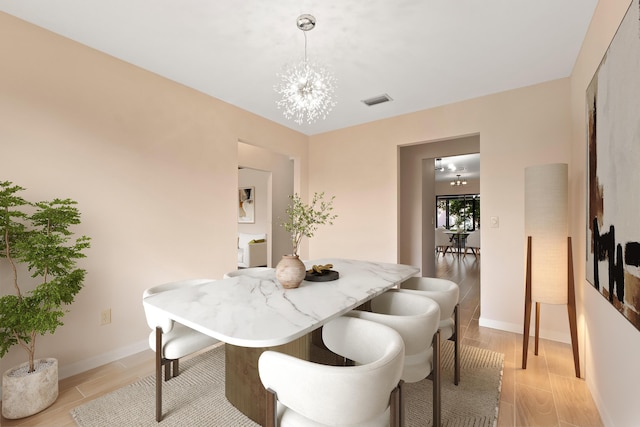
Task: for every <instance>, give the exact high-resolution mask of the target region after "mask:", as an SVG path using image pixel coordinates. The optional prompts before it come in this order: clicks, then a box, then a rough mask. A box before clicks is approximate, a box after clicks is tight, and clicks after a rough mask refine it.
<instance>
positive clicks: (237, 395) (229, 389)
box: [224, 334, 311, 426]
mask: <svg viewBox="0 0 640 427" xmlns="http://www.w3.org/2000/svg"><path fill="white" fill-rule="evenodd" d="M310 345H311V335H310V334H309V335H306V336H304V337H301V338H298V339H297V340H295V341H293V342H290V343H288V344H284V345H280V346H277V347H266V348H265V347H262V348H250V347H238V346H235V345H231V344H225V346H224V347H225V394H226V396H227V400H229V402H231V404H232V405H233V406H235V407H236V408H237V409H238V410H239V411H240V412H242V413H243V414H245V415H246V416H247V417H249V418H251V419H252V420H253V421H255V422H256V423H258V424H260V425H261V426H263V425H265V414H266V401H267V391H266V390H265V388H264V387H263V386H262V382H260V376H259V375H258V358H260V355H261V354H262V352H263V351H266V350H274V351H279V352H281V353H285V354H289V355H292V356H295V357H297V358H300V359H304V360H310Z"/></svg>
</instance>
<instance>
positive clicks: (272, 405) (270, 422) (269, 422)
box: [264, 389, 278, 427]
mask: <svg viewBox="0 0 640 427" xmlns="http://www.w3.org/2000/svg"><path fill="white" fill-rule="evenodd" d="M265 406H266V412H267V413H266V417H265V424H264V425H265V427H276V425H277V423H278V420H277V415H278V396H277V395H276V392H275V391H273V390H271V389H267V404H266V405H265Z"/></svg>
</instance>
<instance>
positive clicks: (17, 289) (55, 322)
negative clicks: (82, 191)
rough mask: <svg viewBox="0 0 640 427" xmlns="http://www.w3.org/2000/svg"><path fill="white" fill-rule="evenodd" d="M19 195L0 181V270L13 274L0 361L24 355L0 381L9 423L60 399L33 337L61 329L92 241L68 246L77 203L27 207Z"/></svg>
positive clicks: (1, 317)
mask: <svg viewBox="0 0 640 427" xmlns="http://www.w3.org/2000/svg"><path fill="white" fill-rule="evenodd" d="M23 190H24V188H22V187H20V186H18V185H14V184H13V183H11V182H9V181H4V182H0V261H3V262H2V263H0V265H1V264H4V265H3V266H2V267H1V268H4V267H8V268H9V270H10V271H11V273H10V274H9V276H10V277H11V279H12V280H11V281H12V283H11V284H10V285H9V288H12V289H13V293H12V294H8V295H3V296H1V297H0V357H2V356H4V355H5V354H6V353H7V351H9V349H10V348H11V347H13V346H14V345H18V346H19V347H21V348H23V349H24V350H25V351H26V352H27V355H28V361H27V362H25V363H23V364H21V365H19V366H17V367H14V368H11V369H9V370H7V371H5V372H4V374H3V377H2V415H3V416H4V417H5V418H11V419H15V418H23V417H26V416H29V415H33V414H35V413H37V412H40V411H41V410H43V409H45V408H47V407H48V406H49V405H51V404H52V403H53V402H54V401H55V400H56V398H57V396H58V362H57V360H56V359H38V360H36V359H35V351H36V337H37V336H38V335H44V334H46V333H54V332H55V330H56V329H57V327H58V326H61V325H62V324H63V323H62V317H63V316H64V313H65V310H64V308H63V306H64V305H68V304H71V303H72V302H73V300H74V298H75V296H76V295H77V294H78V292H79V291H80V289H82V284H83V281H84V278H85V275H86V271H85V270H83V269H79V268H76V261H77V260H78V259H80V258H84V256H85V255H84V254H83V253H82V251H83V250H84V249H87V248H88V247H89V240H90V239H89V238H88V237H86V236H81V237H79V238H77V239H75V240H74V241H71V242H70V240H71V239H72V237H71V236H72V232H71V231H70V230H69V229H70V227H71V226H72V225H76V224H79V223H80V213H79V211H78V209H77V208H76V207H75V206H74V205H75V204H76V202H75V201H73V200H70V199H64V200H61V199H55V200H53V201H50V202H49V201H44V202H37V203H30V202H28V201H27V200H25V199H24V198H22V197H21V196H20V195H19V193H20V192H21V191H23ZM25 268H26V269H28V271H29V272H30V273H31V274H30V275H31V277H32V278H33V279H35V280H36V281H37V285H36V286H35V288H34V289H33V290H30V291H27V290H25V289H24V285H21V284H20V280H19V279H20V277H19V276H20V274H21V272H22V270H25ZM32 281H33V280H32ZM3 288H5V287H4V286H3Z"/></svg>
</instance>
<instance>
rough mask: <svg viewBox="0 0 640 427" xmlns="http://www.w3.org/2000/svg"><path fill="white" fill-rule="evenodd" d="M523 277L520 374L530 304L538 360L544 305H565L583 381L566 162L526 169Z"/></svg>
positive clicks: (577, 368) (529, 323)
mask: <svg viewBox="0 0 640 427" xmlns="http://www.w3.org/2000/svg"><path fill="white" fill-rule="evenodd" d="M524 181H525V185H524V186H525V190H524V192H525V232H526V236H527V267H526V278H525V301H524V333H523V341H522V369H527V353H528V349H529V328H530V326H531V303H532V301H535V302H536V330H535V355H536V356H537V355H538V338H539V332H540V304H565V305H566V306H567V312H568V314H569V329H570V332H571V345H572V347H573V363H574V366H575V371H576V377H578V378H580V361H579V355H578V328H577V322H576V297H575V285H574V278H573V259H572V253H571V237H569V220H568V219H569V215H568V211H569V207H568V199H567V196H568V190H567V188H568V166H567V164H566V163H555V164H547V165H538V166H531V167H528V168H526V169H525V179H524Z"/></svg>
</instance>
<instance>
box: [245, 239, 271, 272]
mask: <svg viewBox="0 0 640 427" xmlns="http://www.w3.org/2000/svg"><path fill="white" fill-rule="evenodd" d="M263 265H267V235H266V234H264V233H262V234H247V233H238V267H243V268H249V267H260V266H263Z"/></svg>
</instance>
